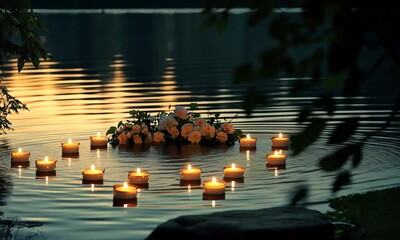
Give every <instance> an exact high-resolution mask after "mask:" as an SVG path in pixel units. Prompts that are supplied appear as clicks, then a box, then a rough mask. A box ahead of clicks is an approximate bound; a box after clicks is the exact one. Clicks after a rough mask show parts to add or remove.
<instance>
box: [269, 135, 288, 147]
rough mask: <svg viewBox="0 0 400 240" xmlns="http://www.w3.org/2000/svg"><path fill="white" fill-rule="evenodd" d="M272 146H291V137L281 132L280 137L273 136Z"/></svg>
mask: <svg viewBox="0 0 400 240" xmlns="http://www.w3.org/2000/svg"><path fill="white" fill-rule="evenodd" d="M271 140H272V147H284V148H287V147H288V146H289V137H285V136H283V135H282V133H279V136H278V137H272V138H271Z"/></svg>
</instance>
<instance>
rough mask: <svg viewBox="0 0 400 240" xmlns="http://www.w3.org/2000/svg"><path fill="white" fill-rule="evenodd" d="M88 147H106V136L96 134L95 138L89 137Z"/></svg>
mask: <svg viewBox="0 0 400 240" xmlns="http://www.w3.org/2000/svg"><path fill="white" fill-rule="evenodd" d="M90 145H91V146H92V147H106V146H107V136H104V135H103V136H101V135H100V133H99V132H98V133H97V135H96V136H90Z"/></svg>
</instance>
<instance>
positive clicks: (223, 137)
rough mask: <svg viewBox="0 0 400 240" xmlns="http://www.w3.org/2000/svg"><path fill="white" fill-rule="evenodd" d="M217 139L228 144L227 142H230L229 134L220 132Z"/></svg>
mask: <svg viewBox="0 0 400 240" xmlns="http://www.w3.org/2000/svg"><path fill="white" fill-rule="evenodd" d="M216 138H217V140H218V141H220V142H226V141H228V134H226V133H225V132H222V131H218V132H217V137H216Z"/></svg>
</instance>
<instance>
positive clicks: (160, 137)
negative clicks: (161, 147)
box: [153, 132, 165, 142]
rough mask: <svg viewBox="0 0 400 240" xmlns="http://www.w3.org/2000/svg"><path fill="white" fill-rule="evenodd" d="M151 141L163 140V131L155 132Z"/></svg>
mask: <svg viewBox="0 0 400 240" xmlns="http://www.w3.org/2000/svg"><path fill="white" fill-rule="evenodd" d="M153 141H154V142H164V141H165V138H164V133H162V132H155V133H154V135H153Z"/></svg>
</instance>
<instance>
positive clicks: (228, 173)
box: [224, 163, 244, 179]
mask: <svg viewBox="0 0 400 240" xmlns="http://www.w3.org/2000/svg"><path fill="white" fill-rule="evenodd" d="M243 176H244V168H243V167H239V166H236V164H234V163H232V165H231V166H226V167H224V178H231V179H234V178H243Z"/></svg>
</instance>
